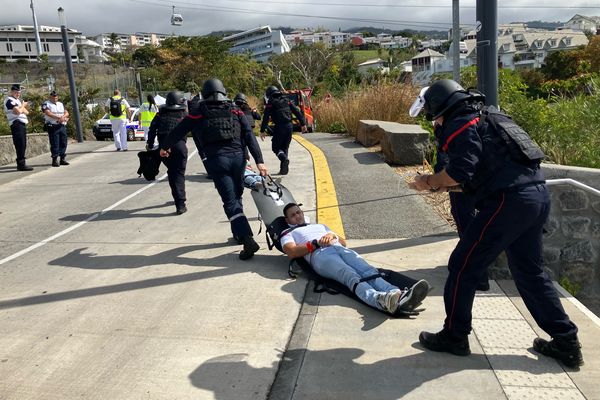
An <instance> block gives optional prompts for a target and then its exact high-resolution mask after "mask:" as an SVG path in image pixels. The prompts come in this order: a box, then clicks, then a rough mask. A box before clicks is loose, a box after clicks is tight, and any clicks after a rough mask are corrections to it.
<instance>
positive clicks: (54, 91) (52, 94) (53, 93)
mask: <svg viewBox="0 0 600 400" xmlns="http://www.w3.org/2000/svg"><path fill="white" fill-rule="evenodd" d="M50 96H58V93H56V90H53V91H51V92H50Z"/></svg>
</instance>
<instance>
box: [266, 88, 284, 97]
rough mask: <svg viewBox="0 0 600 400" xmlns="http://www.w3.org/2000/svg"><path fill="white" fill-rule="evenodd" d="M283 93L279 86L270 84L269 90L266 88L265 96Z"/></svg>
mask: <svg viewBox="0 0 600 400" xmlns="http://www.w3.org/2000/svg"><path fill="white" fill-rule="evenodd" d="M277 94H281V91H280V90H279V88H278V87H277V86H269V87H268V88H267V90H265V97H266V98H267V99H268V98H270V97H271V96H273V95H277Z"/></svg>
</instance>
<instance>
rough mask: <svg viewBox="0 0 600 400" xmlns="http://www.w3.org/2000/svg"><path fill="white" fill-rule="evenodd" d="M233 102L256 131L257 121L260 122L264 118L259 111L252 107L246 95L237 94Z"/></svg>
mask: <svg viewBox="0 0 600 400" xmlns="http://www.w3.org/2000/svg"><path fill="white" fill-rule="evenodd" d="M233 102H234V103H235V105H236V106H238V107H239V109H240V110H242V111H243V112H244V115H246V118H248V122H249V123H250V126H251V127H252V129H254V127H255V126H256V121H260V120H261V118H262V117H261V116H260V114H259V113H258V111H256V108H252V107H250V105H249V104H248V99H247V98H246V95H245V94H244V93H238V94H236V95H235V97H234V98H233Z"/></svg>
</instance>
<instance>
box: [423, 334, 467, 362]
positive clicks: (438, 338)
mask: <svg viewBox="0 0 600 400" xmlns="http://www.w3.org/2000/svg"><path fill="white" fill-rule="evenodd" d="M419 342H421V344H422V345H423V347H425V348H426V349H429V350H432V351H440V352H444V353H451V354H454V355H457V356H468V355H469V354H471V348H470V347H469V338H468V337H467V336H465V337H460V338H459V337H455V336H454V335H452V334H451V333H450V332H448V331H446V330H445V329H442V330H441V331H439V332H438V333H430V332H421V334H420V335H419Z"/></svg>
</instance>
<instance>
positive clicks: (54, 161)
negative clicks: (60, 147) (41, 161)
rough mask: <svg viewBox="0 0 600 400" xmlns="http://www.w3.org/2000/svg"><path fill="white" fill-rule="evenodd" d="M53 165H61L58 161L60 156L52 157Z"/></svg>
mask: <svg viewBox="0 0 600 400" xmlns="http://www.w3.org/2000/svg"><path fill="white" fill-rule="evenodd" d="M52 166H53V167H60V164H59V163H58V157H52Z"/></svg>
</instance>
